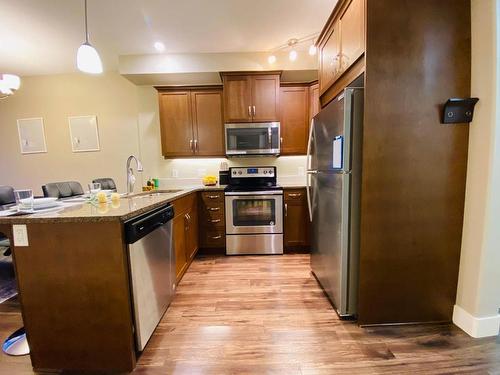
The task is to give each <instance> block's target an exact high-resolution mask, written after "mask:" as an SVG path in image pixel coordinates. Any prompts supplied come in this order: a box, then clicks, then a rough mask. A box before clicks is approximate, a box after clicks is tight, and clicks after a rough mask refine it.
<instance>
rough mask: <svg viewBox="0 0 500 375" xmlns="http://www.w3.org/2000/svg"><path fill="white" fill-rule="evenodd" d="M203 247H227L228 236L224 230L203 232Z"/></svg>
mask: <svg viewBox="0 0 500 375" xmlns="http://www.w3.org/2000/svg"><path fill="white" fill-rule="evenodd" d="M200 242H201V247H225V246H226V235H225V232H224V229H220V230H207V231H205V230H202V233H201V238H200Z"/></svg>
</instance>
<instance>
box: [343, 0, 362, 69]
mask: <svg viewBox="0 0 500 375" xmlns="http://www.w3.org/2000/svg"><path fill="white" fill-rule="evenodd" d="M340 30H341V31H340V45H341V49H342V55H341V58H340V70H341V72H344V71H345V70H347V69H348V68H349V67H350V66H351V65H352V64H354V63H355V62H356V60H357V59H358V58H359V57H360V56H361V55H362V54H363V53H364V52H365V0H352V1H351V3H350V4H349V6H348V8H347V9H346V11H345V13H344V14H343V16H342V17H341V18H340Z"/></svg>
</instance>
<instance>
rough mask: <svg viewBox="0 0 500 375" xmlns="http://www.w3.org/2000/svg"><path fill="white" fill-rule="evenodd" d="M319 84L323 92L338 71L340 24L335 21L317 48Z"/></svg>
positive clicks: (333, 80) (331, 82) (334, 78)
mask: <svg viewBox="0 0 500 375" xmlns="http://www.w3.org/2000/svg"><path fill="white" fill-rule="evenodd" d="M319 51H320V52H319V59H320V60H319V72H318V75H319V85H320V92H321V93H323V92H324V91H326V89H327V88H328V87H330V86H331V85H332V84H333V82H335V80H336V79H337V77H338V75H339V71H340V55H341V52H340V24H339V22H335V23H334V24H333V26H332V28H331V30H330V33H329V35H328V37H327V39H326V41H325V43H324V44H323V45H322V46H320V49H319Z"/></svg>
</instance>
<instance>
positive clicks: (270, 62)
mask: <svg viewBox="0 0 500 375" xmlns="http://www.w3.org/2000/svg"><path fill="white" fill-rule="evenodd" d="M267 62H268V63H269V64H274V63H275V62H276V56H274V55H270V56H269V57H268V58H267Z"/></svg>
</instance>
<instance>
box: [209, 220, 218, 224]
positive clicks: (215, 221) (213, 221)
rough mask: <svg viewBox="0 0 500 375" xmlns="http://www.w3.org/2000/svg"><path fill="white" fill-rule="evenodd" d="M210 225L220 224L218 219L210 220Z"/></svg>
mask: <svg viewBox="0 0 500 375" xmlns="http://www.w3.org/2000/svg"><path fill="white" fill-rule="evenodd" d="M210 223H213V224H215V223H220V219H213V220H210Z"/></svg>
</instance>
